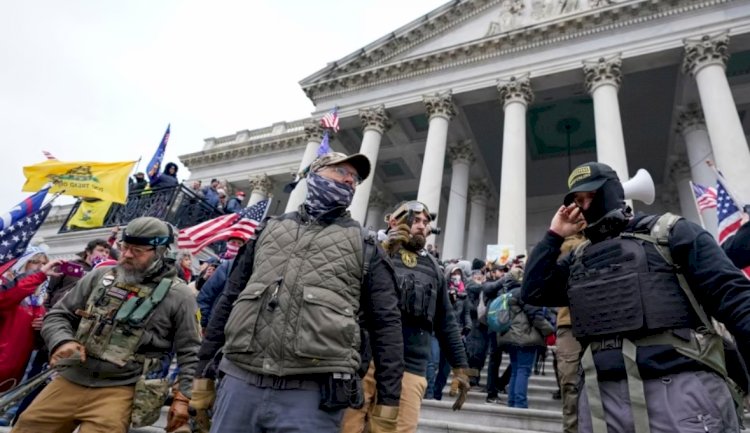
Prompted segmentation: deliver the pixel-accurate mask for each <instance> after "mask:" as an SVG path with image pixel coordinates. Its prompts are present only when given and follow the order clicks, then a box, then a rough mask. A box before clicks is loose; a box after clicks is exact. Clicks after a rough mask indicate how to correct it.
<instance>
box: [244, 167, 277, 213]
mask: <svg viewBox="0 0 750 433" xmlns="http://www.w3.org/2000/svg"><path fill="white" fill-rule="evenodd" d="M250 187H251V188H252V193H250V199H249V200H248V201H247V206H252V205H254V204H255V203H258V202H259V201H261V200H265V199H267V198H268V196H269V194H270V193H271V190H272V189H273V182H272V181H271V179H269V178H268V176H266V175H265V174H261V175H259V176H253V177H251V178H250Z"/></svg>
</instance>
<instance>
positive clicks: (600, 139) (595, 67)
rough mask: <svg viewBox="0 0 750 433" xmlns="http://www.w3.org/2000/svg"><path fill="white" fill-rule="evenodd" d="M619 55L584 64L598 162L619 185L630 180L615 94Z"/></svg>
mask: <svg viewBox="0 0 750 433" xmlns="http://www.w3.org/2000/svg"><path fill="white" fill-rule="evenodd" d="M621 66H622V60H621V59H620V55H619V54H617V55H615V56H611V57H607V58H604V57H602V58H600V59H599V60H596V61H585V62H583V73H584V77H585V80H586V81H585V83H586V90H587V91H588V92H589V94H590V95H591V98H592V99H593V100H594V127H595V129H596V158H597V161H599V162H602V163H604V164H607V165H609V166H610V167H612V169H613V170H614V171H615V172H617V176H618V177H619V178H620V181H621V182H625V181H626V180H628V179H630V176H629V174H628V160H627V157H626V156H625V138H624V137H623V133H622V121H621V119H620V103H619V100H618V98H617V91H618V90H619V88H620V84H621V83H622V71H621V70H620V67H621Z"/></svg>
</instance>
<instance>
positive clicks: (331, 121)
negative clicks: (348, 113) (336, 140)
mask: <svg viewBox="0 0 750 433" xmlns="http://www.w3.org/2000/svg"><path fill="white" fill-rule="evenodd" d="M320 124H321V125H322V126H323V128H327V129H332V130H333V132H338V130H339V109H338V107H336V108H334V109H333V110H331V111H329V112H328V113H326V114H325V115H324V116H323V118H322V119H320Z"/></svg>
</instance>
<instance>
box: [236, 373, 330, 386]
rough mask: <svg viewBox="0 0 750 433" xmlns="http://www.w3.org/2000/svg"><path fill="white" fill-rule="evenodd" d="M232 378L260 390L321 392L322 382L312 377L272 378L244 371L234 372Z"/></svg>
mask: <svg viewBox="0 0 750 433" xmlns="http://www.w3.org/2000/svg"><path fill="white" fill-rule="evenodd" d="M238 373H239V374H241V376H240V375H238ZM227 374H229V373H227ZM230 376H234V377H237V378H238V379H240V380H242V381H243V382H246V383H248V384H250V385H253V386H256V387H258V388H271V389H279V390H289V389H303V390H308V391H318V390H320V381H319V380H317V378H316V379H310V376H287V377H283V376H272V375H269V374H255V373H252V372H249V371H242V372H241V373H240V372H238V371H232V372H231V374H230ZM315 376H318V375H315Z"/></svg>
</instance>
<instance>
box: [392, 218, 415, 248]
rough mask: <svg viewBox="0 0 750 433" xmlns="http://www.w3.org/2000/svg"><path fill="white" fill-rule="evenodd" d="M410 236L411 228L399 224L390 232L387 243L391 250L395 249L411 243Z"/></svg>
mask: <svg viewBox="0 0 750 433" xmlns="http://www.w3.org/2000/svg"><path fill="white" fill-rule="evenodd" d="M410 236H411V229H410V228H409V226H408V225H406V224H399V225H398V226H396V228H392V229H390V230H388V239H386V242H387V243H388V247H389V249H390V248H394V249H395V248H396V247H397V246H398V245H401V244H405V243H407V242H409V237H410Z"/></svg>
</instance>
